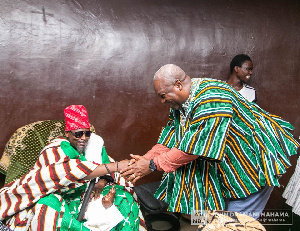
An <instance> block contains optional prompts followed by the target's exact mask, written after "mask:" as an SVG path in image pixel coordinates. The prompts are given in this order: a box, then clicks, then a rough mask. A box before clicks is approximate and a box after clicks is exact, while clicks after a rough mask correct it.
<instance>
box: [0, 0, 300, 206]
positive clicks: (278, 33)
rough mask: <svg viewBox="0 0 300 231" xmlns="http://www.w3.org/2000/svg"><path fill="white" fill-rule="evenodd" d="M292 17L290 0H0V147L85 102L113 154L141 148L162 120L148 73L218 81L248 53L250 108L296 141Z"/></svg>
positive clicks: (299, 129) (298, 105)
mask: <svg viewBox="0 0 300 231" xmlns="http://www.w3.org/2000/svg"><path fill="white" fill-rule="evenodd" d="M299 21H300V14H299V1H297V0H277V1H268V0H266V1H260V0H252V1H235V0H231V1H222V0H199V1H192V0H187V1H171V0H165V1H159V0H151V1H147V0H136V1H133V0H126V1H122V0H114V1H109V0H88V1H87V0H52V1H47V0H14V1H13V2H12V1H10V0H1V1H0V62H1V65H0V78H1V84H2V87H1V89H0V108H1V111H0V121H1V123H0V128H1V131H2V133H1V134H2V135H1V137H0V153H2V152H3V149H4V145H5V143H6V142H7V141H8V139H9V137H10V136H11V135H12V133H13V132H14V131H15V130H16V129H17V128H18V127H21V126H23V125H25V124H28V123H31V122H34V121H38V120H46V119H63V109H64V107H66V106H68V105H69V104H83V105H85V106H86V107H87V109H88V112H89V115H90V121H91V122H92V123H93V124H94V126H95V127H96V130H97V131H98V133H99V134H100V135H101V136H102V137H103V138H104V140H105V143H106V148H107V150H108V153H109V154H110V155H111V156H113V157H115V159H117V160H120V159H123V158H128V157H129V153H135V154H144V153H145V152H146V151H147V150H149V149H150V148H151V147H152V145H153V144H155V142H156V141H157V137H158V135H159V132H160V129H161V127H162V126H163V125H164V124H165V122H166V120H167V116H168V108H167V107H166V106H164V105H161V104H160V102H159V99H158V98H156V96H155V93H154V91H153V87H152V77H153V74H154V73H155V72H156V70H158V69H159V68H160V67H161V66H162V65H164V64H166V63H174V64H177V65H179V66H180V67H182V68H183V69H184V70H185V71H186V73H187V74H189V75H190V76H191V77H203V76H206V77H213V78H217V79H223V80H225V79H226V78H227V77H228V75H229V63H230V61H231V59H232V58H233V57H234V56H235V55H236V54H238V53H246V54H248V55H250V56H251V58H252V59H253V62H254V74H253V76H252V82H251V85H252V86H253V87H255V88H256V89H257V92H258V104H259V105H260V106H261V107H262V108H264V109H265V110H267V111H269V112H272V113H274V114H276V115H279V116H281V117H283V118H284V119H286V120H287V121H289V122H291V123H292V124H293V125H294V126H295V132H294V135H295V137H297V138H298V137H299V136H300V115H299V112H300V100H299V99H300V98H299V92H300V76H299V55H300V50H299V49H300V46H299V37H300V33H299ZM292 161H293V164H294V165H295V163H296V157H293V158H292ZM293 168H294V167H292V168H291V169H290V170H289V172H288V173H287V174H286V175H284V177H283V178H282V184H283V185H286V183H287V181H288V179H289V177H290V176H291V174H292V172H293ZM154 178H155V177H154ZM154 178H148V179H147V180H154ZM282 190H283V189H282V188H279V189H276V190H275V192H274V193H273V195H272V198H273V199H274V201H275V200H276V201H280V202H281V203H279V204H280V205H278V206H284V202H283V200H282V198H281V194H282ZM268 206H271V207H274V206H275V205H274V203H272V204H271V203H270V204H268ZM275 207H276V206H275Z"/></svg>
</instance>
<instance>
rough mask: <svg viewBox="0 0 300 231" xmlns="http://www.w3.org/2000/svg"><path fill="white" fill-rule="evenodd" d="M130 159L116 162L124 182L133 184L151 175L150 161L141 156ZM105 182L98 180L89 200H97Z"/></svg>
mask: <svg viewBox="0 0 300 231" xmlns="http://www.w3.org/2000/svg"><path fill="white" fill-rule="evenodd" d="M130 157H131V158H132V159H130V160H127V159H126V160H122V161H118V170H119V172H120V174H121V176H122V177H123V178H124V179H125V180H126V181H129V182H131V183H132V184H135V183H136V181H137V180H139V179H141V178H142V177H144V176H146V175H148V174H149V173H151V170H150V169H149V164H150V160H148V159H146V158H144V157H143V156H139V155H133V154H130ZM106 183H107V182H106V180H104V179H100V180H99V181H98V182H97V183H96V184H95V186H94V190H93V193H92V195H91V198H90V199H92V198H95V199H98V198H100V194H101V192H102V190H103V188H104V187H105V185H106Z"/></svg>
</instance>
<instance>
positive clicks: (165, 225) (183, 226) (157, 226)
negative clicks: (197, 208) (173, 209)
mask: <svg viewBox="0 0 300 231" xmlns="http://www.w3.org/2000/svg"><path fill="white" fill-rule="evenodd" d="M164 214H168V213H163V214H160V215H159V217H158V220H155V219H154V218H153V221H152V222H151V225H152V228H153V229H154V230H161V231H163V230H168V229H170V228H171V227H172V225H171V224H170V223H169V222H167V221H162V220H163V219H162V220H160V218H162V216H163V215H164ZM151 219H152V218H151ZM179 222H180V229H179V231H197V226H196V225H191V220H189V218H188V217H187V218H185V217H183V216H180V219H179Z"/></svg>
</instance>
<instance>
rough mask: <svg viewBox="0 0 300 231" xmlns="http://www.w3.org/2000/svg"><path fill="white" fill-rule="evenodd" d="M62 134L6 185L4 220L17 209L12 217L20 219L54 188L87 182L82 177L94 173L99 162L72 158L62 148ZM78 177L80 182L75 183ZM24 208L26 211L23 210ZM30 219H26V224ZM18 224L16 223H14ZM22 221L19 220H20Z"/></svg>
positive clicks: (1, 200)
mask: <svg viewBox="0 0 300 231" xmlns="http://www.w3.org/2000/svg"><path fill="white" fill-rule="evenodd" d="M62 142H68V141H67V140H66V139H65V138H63V137H60V138H57V139H55V140H53V141H52V142H51V143H50V144H49V145H48V146H46V148H44V149H43V151H42V153H41V155H40V157H39V159H38V161H37V163H36V165H35V166H34V167H33V168H32V169H31V170H30V172H29V173H28V174H26V175H24V176H23V177H21V178H20V179H18V180H15V181H13V182H11V183H9V184H7V185H5V186H4V187H3V188H2V189H1V191H0V214H1V217H0V220H1V221H2V220H3V219H5V218H7V217H9V216H12V215H13V214H15V213H17V214H16V215H15V216H14V218H13V219H12V220H11V221H15V222H16V223H19V222H20V221H22V220H23V218H24V216H22V214H24V213H19V212H20V211H22V210H23V211H26V210H24V209H26V208H28V207H30V206H32V205H34V204H35V203H36V202H37V201H38V200H39V199H41V198H42V197H44V196H46V195H49V194H51V193H53V192H55V191H56V192H57V193H59V192H63V191H68V190H70V189H73V188H76V187H79V186H81V185H84V184H85V181H82V180H80V179H82V178H84V177H85V176H87V175H88V174H90V173H91V172H92V171H93V170H94V169H95V168H96V167H97V166H98V165H97V164H95V163H92V162H89V161H80V160H79V159H71V158H70V157H69V156H67V155H66V154H65V153H64V151H63V150H62V148H61V145H60V144H61V143H62ZM74 181H76V183H74ZM23 211H22V212H23ZM26 221H27V220H26V219H25V220H24V221H23V222H25V224H26ZM10 224H11V225H12V227H14V224H13V223H10ZM18 225H19V224H18Z"/></svg>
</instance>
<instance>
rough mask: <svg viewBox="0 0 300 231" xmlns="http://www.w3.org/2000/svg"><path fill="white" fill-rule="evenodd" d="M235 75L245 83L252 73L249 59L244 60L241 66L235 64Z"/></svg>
mask: <svg viewBox="0 0 300 231" xmlns="http://www.w3.org/2000/svg"><path fill="white" fill-rule="evenodd" d="M234 69H235V71H236V75H237V77H238V78H239V79H240V80H241V81H242V82H245V83H247V82H248V81H249V79H250V77H251V75H252V70H253V64H252V62H251V61H249V60H246V61H245V62H244V63H243V64H242V66H241V67H239V66H235V67H234Z"/></svg>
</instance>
